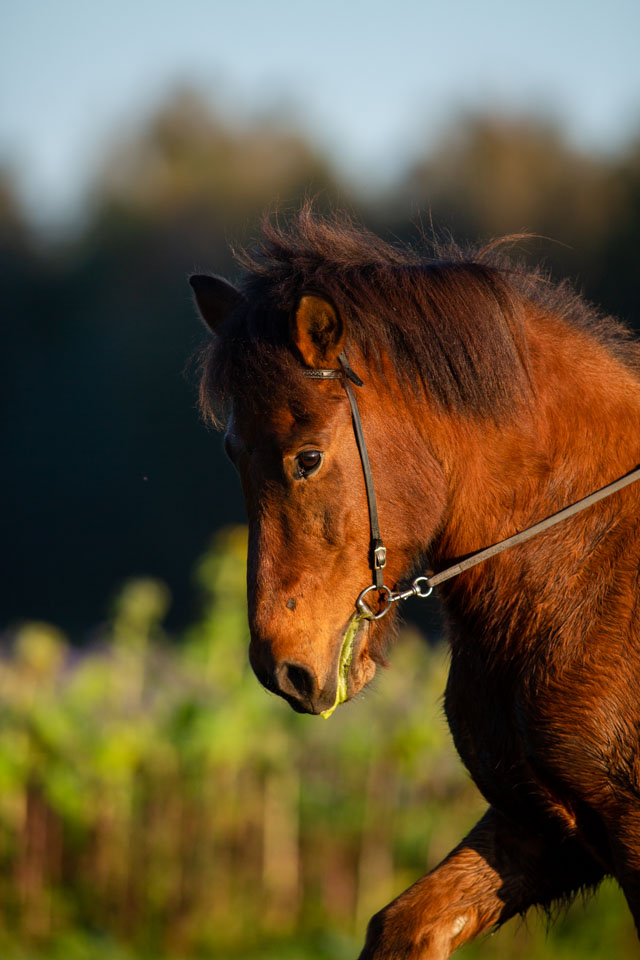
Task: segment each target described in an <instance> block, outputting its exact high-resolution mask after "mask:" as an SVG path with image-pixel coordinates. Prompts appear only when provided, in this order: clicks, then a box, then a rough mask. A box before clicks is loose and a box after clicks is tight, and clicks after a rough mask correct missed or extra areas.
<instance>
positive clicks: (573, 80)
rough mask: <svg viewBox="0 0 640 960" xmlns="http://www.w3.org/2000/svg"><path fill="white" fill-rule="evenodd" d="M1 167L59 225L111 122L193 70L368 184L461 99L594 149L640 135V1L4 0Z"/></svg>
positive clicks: (121, 124)
mask: <svg viewBox="0 0 640 960" xmlns="http://www.w3.org/2000/svg"><path fill="white" fill-rule="evenodd" d="M0 14H1V22H2V30H1V31H0V166H4V167H8V168H9V169H10V170H11V171H12V173H13V175H14V179H15V180H16V183H17V186H18V188H19V191H20V194H21V196H22V198H23V200H24V202H25V204H26V206H27V209H28V211H29V213H30V215H31V216H32V218H33V219H34V220H35V221H36V222H41V223H44V224H46V223H47V222H52V221H56V220H63V219H64V218H65V217H66V218H68V217H71V216H72V215H73V213H74V211H75V210H77V209H78V206H79V204H80V203H81V198H82V194H83V190H84V189H85V188H86V185H87V182H88V180H89V178H90V176H91V172H92V170H95V169H96V167H97V165H98V163H99V161H100V157H101V156H102V155H103V154H104V151H105V148H106V145H107V143H108V142H109V140H110V138H111V136H112V135H113V134H114V133H117V132H118V131H120V130H121V129H123V128H127V127H133V126H134V125H135V124H136V122H137V121H139V120H141V119H142V118H144V117H145V116H147V115H148V114H149V112H150V111H151V110H153V109H154V107H157V106H158V105H159V104H160V103H161V102H162V101H163V99H164V98H166V97H167V96H168V95H169V93H170V92H171V91H172V90H174V89H175V88H176V87H177V86H179V85H185V84H190V85H195V86H197V87H198V88H199V89H201V90H202V91H203V92H204V93H205V95H207V96H208V97H210V98H211V100H212V102H213V103H215V104H216V105H217V106H218V108H219V109H220V110H221V111H222V112H223V114H224V115H225V116H227V117H229V118H230V119H232V120H235V121H237V122H246V121H247V120H248V119H250V118H252V117H257V116H265V115H269V114H274V113H277V112H278V111H280V110H282V109H284V110H286V111H287V112H288V114H289V115H290V116H291V117H293V118H294V119H295V120H296V122H297V124H298V125H299V126H300V127H301V129H302V130H303V132H306V133H308V135H309V136H311V137H312V138H313V139H314V140H315V142H316V143H318V144H319V146H320V147H321V148H323V149H324V150H325V151H326V152H327V153H328V154H329V156H330V157H331V158H332V159H333V160H334V161H335V162H336V163H337V164H338V166H339V168H340V169H341V171H342V172H343V173H344V174H345V175H347V176H348V177H350V178H351V180H352V181H353V182H354V183H356V184H357V183H362V184H368V185H369V186H370V187H373V188H375V187H376V185H383V184H385V183H387V182H389V181H390V180H391V179H392V178H393V177H394V176H396V175H398V173H399V172H400V171H401V170H402V168H403V165H405V164H406V163H407V162H408V160H409V158H410V157H411V156H414V155H416V154H417V153H418V152H419V151H420V150H425V149H428V148H429V147H430V146H433V145H434V144H435V143H436V142H437V140H438V137H439V136H440V135H441V134H442V131H443V129H445V128H446V126H447V124H448V123H451V122H452V121H453V120H454V119H455V118H456V117H459V116H460V115H461V114H462V113H465V112H469V111H475V110H481V111H487V110H491V111H500V112H507V113H512V114H514V113H515V114H522V113H524V114H533V115H543V116H545V117H551V118H552V119H553V120H555V121H556V122H557V123H559V124H560V125H561V126H562V128H563V129H564V130H565V131H566V133H567V136H568V137H569V138H570V139H571V140H572V141H574V142H575V143H576V144H577V145H579V146H581V147H583V148H585V149H593V150H598V151H605V152H606V151H613V150H615V149H617V148H619V147H620V146H621V145H623V144H624V143H625V141H627V140H629V139H631V138H633V137H637V136H638V134H639V133H640V56H638V38H640V3H639V2H638V0H608V2H604V0H597V2H595V0H536V2H535V3H533V2H530V0H529V2H526V3H524V2H519V0H511V2H505V0H476V2H469V0H449V2H444V0H440V2H431V0H422V2H420V0H385V2H383V0H368V2H359V0H322V2H321V3H318V2H317V0H316V2H314V3H310V2H307V0H234V2H225V3H222V2H217V0H180V2H177V0H172V2H168V0H108V2H88V0H0Z"/></svg>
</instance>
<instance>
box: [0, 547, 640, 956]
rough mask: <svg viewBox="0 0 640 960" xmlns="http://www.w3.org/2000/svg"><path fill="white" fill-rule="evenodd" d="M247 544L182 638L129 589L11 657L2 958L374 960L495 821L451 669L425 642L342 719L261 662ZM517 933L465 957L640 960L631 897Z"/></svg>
mask: <svg viewBox="0 0 640 960" xmlns="http://www.w3.org/2000/svg"><path fill="white" fill-rule="evenodd" d="M244 559H245V532H244V530H243V529H242V528H233V529H229V530H227V531H225V532H223V533H222V534H220V535H219V536H218V537H217V539H216V541H215V543H214V545H213V547H212V549H211V550H210V551H209V552H208V553H207V555H206V556H205V557H204V558H203V559H202V561H201V562H200V564H199V565H198V568H197V581H198V584H199V587H200V589H201V592H202V597H203V612H202V616H201V617H200V619H199V620H198V621H197V622H196V623H194V624H193V625H192V626H191V627H190V628H189V629H188V630H186V632H185V634H184V636H183V637H182V638H181V640H182V642H181V643H180V644H176V645H174V644H171V643H169V641H168V638H167V637H166V636H165V634H164V633H163V626H162V624H163V619H164V617H165V614H166V612H167V608H168V605H169V596H168V591H167V589H166V587H164V586H163V585H162V584H161V583H159V582H157V581H154V580H143V579H138V580H135V581H131V582H129V583H128V584H127V585H126V586H125V587H124V588H123V589H122V590H121V592H120V594H119V596H118V598H117V600H116V602H115V603H114V605H113V610H112V616H111V618H110V620H109V623H108V625H107V626H105V627H104V628H103V631H102V633H101V635H100V636H99V637H97V638H96V640H95V642H94V644H93V646H92V647H91V648H89V649H86V650H85V651H83V652H82V653H79V652H78V651H77V650H74V649H72V648H71V647H69V646H68V645H67V643H66V642H65V639H64V637H63V636H62V635H61V634H60V633H59V632H58V631H57V630H56V629H55V628H53V627H51V626H48V625H45V624H26V625H24V626H23V627H21V628H20V629H18V630H17V631H16V633H15V637H14V639H13V642H12V643H11V648H10V652H7V653H6V654H5V656H4V658H3V659H2V661H0V712H1V725H0V864H1V866H2V869H1V871H0V956H2V957H3V960H36V958H46V960H89V958H91V960H142V958H149V960H152V958H153V960H162V958H175V960H178V958H182V960H186V958H206V957H211V958H216V960H222V958H224V960H235V958H240V957H242V958H243V960H276V958H277V960H354V958H355V957H356V956H357V952H358V945H359V944H360V943H361V941H362V937H363V933H364V929H365V925H366V921H367V919H368V917H369V916H370V914H371V913H373V912H374V911H375V910H376V909H377V908H378V907H380V906H381V905H382V904H384V903H385V902H386V901H388V900H389V899H390V898H391V897H392V896H393V895H395V894H396V893H397V892H399V891H400V890H402V889H403V888H404V887H405V886H407V885H408V884H409V883H410V882H412V881H413V880H414V879H416V878H417V877H418V876H419V875H420V874H421V873H423V872H424V871H425V870H426V869H428V868H429V867H430V866H433V865H435V864H436V863H437V862H438V861H439V859H440V858H441V857H443V856H444V855H445V854H446V853H447V851H448V850H449V849H450V848H451V847H452V846H453V845H454V844H455V842H456V841H457V840H458V839H459V838H460V837H461V836H462V834H463V833H464V831H465V830H466V829H468V828H469V827H470V826H471V824H472V823H473V822H474V821H475V819H476V818H477V817H478V815H479V814H480V812H481V811H482V809H483V807H484V804H483V801H482V799H481V798H480V797H479V796H478V794H477V792H476V790H475V788H474V787H473V785H472V784H471V783H470V781H469V779H468V777H467V776H466V774H465V772H464V771H463V769H462V766H461V764H460V762H459V761H458V759H457V757H456V755H455V753H454V751H453V748H452V746H451V744H450V740H449V735H448V731H447V728H446V724H445V721H444V718H443V717H442V715H441V708H440V705H439V701H440V697H441V693H442V690H443V687H444V681H445V676H446V669H447V663H446V652H445V651H444V649H436V650H434V649H431V648H430V647H428V646H427V645H426V644H425V643H424V642H423V641H422V640H421V639H420V637H418V636H417V635H416V634H415V633H410V632H407V633H405V635H404V636H403V637H402V638H401V640H400V642H399V643H398V645H397V647H396V649H395V651H394V653H393V655H392V657H391V660H392V664H391V669H390V670H388V671H385V672H384V675H383V676H380V677H379V679H378V681H377V683H376V684H375V685H374V689H372V690H370V691H369V692H368V693H367V694H366V695H365V696H362V697H361V698H359V700H358V702H355V703H349V704H347V705H345V706H342V707H341V708H340V709H339V710H338V711H337V712H336V713H335V714H334V716H333V717H332V718H331V720H330V721H329V722H327V723H325V722H323V721H321V720H319V719H317V718H312V717H306V716H299V715H297V714H295V713H293V711H291V710H290V709H289V707H288V706H287V705H286V704H285V703H284V702H282V701H280V700H278V699H277V698H275V697H273V696H270V695H268V694H267V693H266V692H265V691H264V690H263V689H262V688H261V687H260V686H259V684H258V682H257V681H256V680H255V678H254V677H253V675H252V674H251V671H250V669H249V667H248V663H247V655H246V648H247V642H248V638H247V626H246V614H245V607H244ZM546 929H547V928H546V922H545V919H544V918H536V917H535V915H531V917H529V918H528V919H527V922H526V924H523V923H522V922H521V921H519V920H514V921H511V922H510V923H509V924H508V925H507V926H506V927H505V929H504V930H503V931H501V932H500V933H499V934H497V935H496V936H495V937H492V938H490V939H487V940H484V941H483V942H480V943H477V944H472V945H470V946H468V947H467V948H464V949H463V950H462V951H461V953H460V956H461V957H462V958H466V960H481V958H485V957H486V958H489V957H491V958H496V960H511V958H516V957H517V958H518V960H538V958H543V957H544V958H545V960H576V958H578V960H605V958H607V960H608V958H610V957H612V956H615V957H627V956H632V955H633V953H634V951H635V950H636V948H637V942H636V940H635V934H634V932H633V924H632V922H631V918H630V916H629V914H628V912H627V911H626V907H625V905H624V901H623V898H622V897H621V895H620V893H619V892H618V891H617V890H616V888H615V887H614V886H613V885H612V884H611V885H605V886H604V887H603V888H602V890H601V891H600V893H599V894H598V896H597V898H596V899H594V900H593V901H591V902H590V903H588V904H587V906H586V907H585V906H583V905H582V903H578V904H576V905H574V906H573V907H572V908H571V910H570V911H569V912H568V914H567V915H566V917H564V918H563V919H561V920H560V921H559V922H558V923H557V924H556V925H555V926H553V928H552V929H551V931H550V932H549V934H548V935H547V932H546Z"/></svg>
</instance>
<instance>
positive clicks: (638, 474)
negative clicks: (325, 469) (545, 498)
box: [304, 350, 640, 620]
mask: <svg viewBox="0 0 640 960" xmlns="http://www.w3.org/2000/svg"><path fill="white" fill-rule="evenodd" d="M338 362H339V363H340V367H338V368H336V369H323V368H311V369H305V370H304V375H305V377H309V378H311V379H313V380H341V381H342V386H343V387H344V389H345V392H346V394H347V397H348V398H349V405H350V406H351V419H352V421H353V431H354V434H355V438H356V443H357V445H358V452H359V453H360V460H361V462H362V471H363V473H364V483H365V487H366V490H367V503H368V506H369V526H370V530H371V545H370V555H369V564H370V567H371V571H372V574H373V583H372V584H371V585H370V586H368V587H365V589H364V590H362V592H361V593H360V594H359V596H358V599H357V600H356V607H357V609H358V612H359V614H360V617H361V618H362V619H365V620H379V619H380V618H381V617H384V615H385V613H387V611H388V610H389V608H390V606H391V604H392V603H395V602H396V601H397V600H407V599H409V597H421V598H424V597H428V596H429V595H430V593H431V592H432V590H433V588H434V587H436V586H438V584H440V583H444V581H445V580H450V579H451V578H452V577H457V576H458V574H460V573H463V572H464V571H465V570H469V569H470V568H471V567H475V566H476V564H478V563H482V561H483V560H488V559H489V558H490V557H495V556H496V555H497V554H498V553H502V551H503V550H507V549H508V548H509V547H515V546H516V545H517V544H519V543H526V541H527V540H530V539H531V538H532V537H535V536H537V534H539V533H542V532H543V531H544V530H548V529H549V528H550V527H553V526H555V525H556V523H561V522H562V521H563V520H568V519H569V517H572V516H574V515H575V514H576V513H580V512H581V511H582V510H586V509H587V507H590V506H591V505H592V504H594V503H597V502H598V501H599V500H604V498H605V497H609V496H611V494H613V493H617V492H618V490H622V489H623V487H626V486H628V485H629V484H630V483H635V481H636V480H640V466H636V467H634V469H633V470H630V471H629V473H625V474H624V475H623V476H621V477H618V479H617V480H614V481H613V483H609V484H607V485H606V486H605V487H601V488H600V490H596V491H594V493H591V494H589V495H588V496H587V497H583V498H582V500H577V501H576V502H575V503H572V504H570V505H569V506H568V507H565V508H564V509H563V510H558V512H557V513H552V514H551V515H550V516H548V517H546V518H545V519H544V520H541V521H540V522H539V523H535V524H533V526H531V527H526V528H525V529H524V530H521V531H520V532H519V533H515V534H513V536H511V537H507V538H506V539H505V540H500V541H499V542H498V543H494V544H492V545H491V546H489V547H485V548H484V549H482V550H476V551H475V552H474V553H471V554H469V556H468V557H466V558H465V559H464V560H461V561H460V562H459V563H454V564H453V565H452V566H450V567H447V568H446V569H445V570H441V571H440V572H439V573H435V574H432V575H431V576H426V575H421V576H419V577H416V578H415V579H414V580H413V581H412V583H411V586H410V587H408V588H407V589H406V590H401V591H394V590H391V589H390V588H389V587H388V586H386V584H385V583H384V573H383V570H384V567H385V565H386V562H387V549H386V547H385V545H384V543H383V541H382V536H381V534H380V523H379V520H378V506H377V503H376V492H375V488H374V485H373V474H372V473H371V465H370V463H369V454H368V452H367V444H366V441H365V438H364V433H363V430H362V421H361V419H360V412H359V410H358V403H357V401H356V395H355V393H354V392H353V387H352V386H351V384H352V383H353V384H355V385H356V386H357V387H362V386H363V385H364V384H363V381H362V380H361V379H360V377H359V376H358V375H357V374H356V373H354V371H353V370H352V369H351V367H350V365H349V362H348V360H347V357H346V354H345V352H344V350H343V351H342V352H341V353H340V354H339V355H338ZM372 590H375V591H377V592H378V593H379V594H380V593H384V594H385V596H384V597H383V598H382V601H381V602H382V603H384V604H385V606H384V607H383V608H382V609H381V610H380V611H379V612H378V613H374V612H373V611H372V610H371V608H370V607H369V605H368V604H367V602H366V600H365V597H366V596H367V594H368V593H370V592H371V591H372Z"/></svg>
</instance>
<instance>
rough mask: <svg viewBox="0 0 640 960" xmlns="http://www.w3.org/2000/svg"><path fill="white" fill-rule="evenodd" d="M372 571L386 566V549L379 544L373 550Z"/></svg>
mask: <svg viewBox="0 0 640 960" xmlns="http://www.w3.org/2000/svg"><path fill="white" fill-rule="evenodd" d="M373 564H374V569H376V570H382V568H383V567H385V566H386V565H387V548H386V547H385V546H383V545H382V544H381V543H380V544H378V545H377V546H376V547H374V549H373Z"/></svg>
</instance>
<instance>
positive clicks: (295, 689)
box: [277, 660, 316, 700]
mask: <svg viewBox="0 0 640 960" xmlns="http://www.w3.org/2000/svg"><path fill="white" fill-rule="evenodd" d="M277 674H278V680H279V681H280V689H281V690H282V691H283V692H284V693H289V694H293V695H294V696H297V697H302V698H304V699H305V700H307V699H310V698H311V697H312V696H313V694H314V692H315V689H316V679H315V677H314V675H313V673H312V672H311V670H309V669H308V668H307V667H303V666H302V665H301V664H299V663H292V662H291V661H289V660H285V661H284V663H281V664H280V667H279V668H278V671H277Z"/></svg>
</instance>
